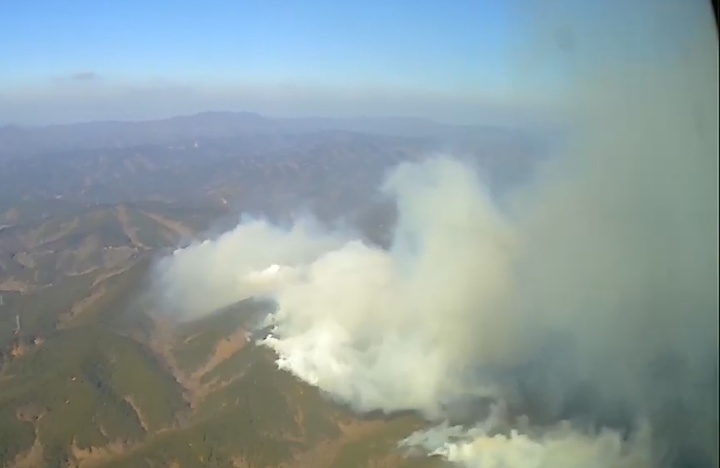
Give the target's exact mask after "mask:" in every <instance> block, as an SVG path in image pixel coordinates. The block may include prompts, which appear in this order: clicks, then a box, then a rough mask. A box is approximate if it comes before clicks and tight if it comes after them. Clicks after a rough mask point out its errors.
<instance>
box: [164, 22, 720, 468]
mask: <svg viewBox="0 0 720 468" xmlns="http://www.w3.org/2000/svg"><path fill="white" fill-rule="evenodd" d="M669 27H674V28H675V29H677V28H678V26H677V25H675V24H669ZM703 34H704V32H702V31H701V32H700V33H698V36H697V37H695V38H693V40H692V41H691V40H690V39H688V42H687V43H686V45H687V46H688V47H689V49H688V50H690V53H689V54H683V55H678V56H677V57H675V58H673V57H671V58H666V60H664V61H663V62H662V63H661V62H660V61H657V60H656V61H647V62H642V63H614V62H610V63H608V62H604V64H605V65H613V66H612V67H610V68H607V70H609V71H608V73H606V74H601V73H600V68H599V67H590V68H588V69H583V70H580V71H579V74H578V79H577V80H576V83H574V86H573V88H572V91H573V92H572V94H571V96H570V101H571V103H572V105H573V108H574V109H575V111H576V112H575V113H574V114H573V116H574V117H575V118H576V122H577V123H578V126H577V128H576V129H575V133H574V134H573V136H572V138H570V140H569V142H568V144H567V145H566V147H565V148H564V151H563V153H562V154H558V155H557V157H556V158H554V159H553V160H552V161H551V162H549V163H548V164H547V166H546V167H544V168H543V169H542V170H541V171H540V173H539V174H538V175H537V178H536V180H535V181H534V183H533V184H532V186H531V187H525V188H524V189H522V190H520V191H517V192H516V193H514V194H513V195H512V196H511V197H510V200H511V201H512V203H510V204H509V207H504V208H500V207H499V206H498V204H497V203H496V201H495V200H493V199H492V198H491V197H490V196H489V192H488V190H487V189H486V188H485V187H484V185H483V184H482V183H481V182H480V180H479V179H478V178H477V177H476V175H475V174H474V173H473V172H472V171H471V170H470V169H469V168H467V167H466V166H464V165H463V164H461V163H459V162H457V161H456V160H454V159H452V158H450V157H439V158H432V159H428V160H427V161H424V162H421V163H413V164H404V165H401V166H399V167H398V168H396V169H395V170H394V171H393V172H392V173H391V174H390V175H389V177H388V178H387V181H386V183H385V185H384V186H383V190H384V191H385V192H386V193H387V194H389V195H391V196H393V197H395V199H396V200H397V205H398V211H399V219H398V223H397V226H396V230H395V236H394V241H393V243H392V247H391V249H389V250H387V251H385V250H381V249H378V248H375V247H372V246H368V245H366V244H363V243H362V242H360V241H359V240H355V239H354V238H353V236H352V235H351V234H349V233H323V232H322V230H320V229H317V228H312V229H310V228H306V227H303V225H300V226H296V227H293V228H290V229H286V228H280V227H273V226H270V225H268V224H266V223H262V222H250V223H245V224H241V225H240V226H238V227H237V228H236V229H235V230H234V231H232V232H230V233H227V234H225V235H224V236H222V237H221V238H220V239H218V240H215V241H208V242H206V243H204V244H202V245H198V246H191V247H189V248H187V249H185V250H182V251H179V252H177V253H176V254H175V255H174V256H172V257H170V258H168V259H166V260H165V261H164V262H163V263H162V264H161V265H160V266H159V270H158V271H159V273H158V275H159V276H158V284H159V286H160V291H161V292H162V293H163V294H164V297H165V298H166V299H167V300H168V301H171V304H173V305H175V306H179V307H181V308H182V310H184V311H185V313H186V318H192V317H194V316H200V315H202V314H205V313H210V312H211V311H212V310H214V309H216V308H217V307H219V306H222V305H227V304H229V303H231V302H234V301H237V300H240V299H243V298H246V297H250V296H253V295H263V296H268V297H271V298H273V299H274V300H275V301H276V302H277V304H278V310H277V312H276V313H275V314H274V315H273V316H272V318H271V324H272V325H274V329H273V332H272V335H271V336H270V337H268V338H267V339H266V340H264V341H263V343H264V344H266V345H267V346H270V347H272V348H273V349H275V350H276V351H277V353H278V355H279V361H278V363H279V365H280V366H281V367H283V368H285V369H287V370H289V371H291V372H293V373H294V374H295V375H297V376H298V377H299V378H301V379H303V380H305V381H307V382H309V383H311V384H313V385H316V386H318V387H320V388H322V389H324V390H326V391H327V392H329V393H330V394H331V395H333V396H335V397H336V398H338V399H340V400H342V401H344V402H347V403H349V404H351V405H353V406H354V407H355V408H356V409H358V410H360V411H368V410H375V409H380V410H384V411H387V412H391V411H396V410H403V409H412V410H417V411H420V412H422V413H423V414H424V415H425V416H426V417H428V418H430V419H443V418H444V417H446V416H448V414H449V413H448V411H451V409H452V407H453V405H454V404H456V403H457V402H462V401H464V400H468V399H469V401H475V399H477V398H479V397H482V396H492V397H494V398H495V400H496V402H497V404H496V405H495V406H494V407H493V410H492V411H491V415H490V417H488V418H481V419H482V421H480V420H479V421H477V423H478V424H477V426H476V427H475V428H474V429H470V430H468V429H462V428H458V427H450V426H442V425H441V426H438V427H437V428H436V429H434V430H431V431H429V432H425V433H419V434H415V435H414V436H413V437H411V438H410V439H409V440H407V441H406V442H405V445H406V446H415V447H418V446H420V447H423V448H425V449H426V450H427V451H428V452H434V453H437V454H439V455H442V456H444V457H445V458H447V459H448V460H451V461H454V462H457V463H463V464H466V465H467V466H483V467H485V466H498V465H493V464H491V463H497V460H503V461H506V462H507V463H508V466H518V467H525V466H539V467H551V466H553V467H554V466H567V467H583V468H585V467H638V466H639V467H642V466H680V465H673V464H674V463H680V461H681V460H682V461H685V462H687V463H690V462H691V461H692V462H693V463H700V462H701V461H703V460H704V458H703V457H710V460H712V461H710V462H709V463H710V465H709V466H713V465H714V466H717V445H716V444H717V443H716V440H717V430H718V429H717V426H718V420H717V373H718V359H717V351H718V336H717V321H718V294H717V284H718V247H717V245H718V244H717V236H718V132H717V128H718V125H717V124H718V91H717V83H718V74H717V39H716V37H712V38H710V37H709V35H708V34H705V35H704V36H703ZM690 46H692V47H690ZM590 71H592V72H597V73H595V74H591V73H590ZM551 345H556V346H557V347H559V348H560V350H559V356H558V352H553V350H551V349H549V348H550V347H551ZM570 358H572V359H570ZM505 406H507V407H508V408H509V409H508V410H504V409H503V408H504V407H505ZM533 408H534V409H533ZM538 408H539V409H538ZM513 411H515V412H518V411H519V412H527V413H528V414H527V416H528V420H527V421H524V422H523V421H516V420H515V418H514V416H512V415H511V414H510V413H512V412H513ZM616 414H619V416H618V417H615V415H616ZM565 419H567V420H570V421H571V423H569V424H570V425H569V426H565V425H563V424H561V423H560V421H561V420H565ZM618 421H619V422H618ZM603 426H609V428H608V429H605V430H603V429H602V428H603ZM510 428H514V429H516V430H518V431H520V432H521V433H522V435H519V434H511V433H510V432H509V431H508V429H510ZM496 432H499V434H495V433H496ZM624 432H629V433H630V434H631V436H630V437H627V438H626V437H623V433H624ZM492 457H494V458H492ZM493 459H494V460H495V462H490V461H489V460H493ZM690 459H692V460H690ZM533 463H535V464H533ZM706 463H707V462H706ZM699 466H704V465H699Z"/></svg>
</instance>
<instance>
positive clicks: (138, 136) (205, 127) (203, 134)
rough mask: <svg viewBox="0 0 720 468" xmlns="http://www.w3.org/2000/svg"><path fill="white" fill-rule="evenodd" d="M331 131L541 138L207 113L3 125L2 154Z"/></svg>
mask: <svg viewBox="0 0 720 468" xmlns="http://www.w3.org/2000/svg"><path fill="white" fill-rule="evenodd" d="M327 130H335V131H347V132H357V133H369V134H375V135H392V136H402V137H411V138H424V139H430V140H433V141H437V142H441V143H444V144H454V143H465V144H472V143H481V142H482V143H493V142H502V141H507V140H509V139H514V140H518V139H528V138H530V137H533V138H537V137H539V136H540V135H531V134H530V133H529V132H528V131H527V129H525V130H519V129H508V128H505V127H494V126H473V125H463V126H460V125H448V124H443V123H438V122H434V121H432V120H426V119H420V118H412V117H397V118H392V117H377V118H376V117H367V118H344V119H342V118H321V117H318V118H314V117H303V118H271V117H265V116H262V115H259V114H255V113H250V112H203V113H200V114H194V115H188V116H179V117H172V118H168V119H161V120H146V121H98V122H86V123H75V124H66V125H48V126H19V125H6V126H0V157H13V156H25V155H32V154H38V153H44V152H48V151H53V152H57V151H67V150H77V149H99V148H126V147H132V146H142V145H165V146H166V145H193V144H194V143H195V142H196V141H197V140H203V139H218V138H232V137H247V136H258V135H267V136H272V135H298V134H307V133H314V132H320V131H327Z"/></svg>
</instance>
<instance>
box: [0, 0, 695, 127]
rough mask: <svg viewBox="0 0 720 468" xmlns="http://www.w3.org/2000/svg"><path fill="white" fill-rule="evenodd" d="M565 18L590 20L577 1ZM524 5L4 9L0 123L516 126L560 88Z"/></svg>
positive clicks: (221, 2) (24, 2)
mask: <svg viewBox="0 0 720 468" xmlns="http://www.w3.org/2000/svg"><path fill="white" fill-rule="evenodd" d="M692 1H693V0H690V2H691V3H692ZM613 2H614V3H618V2H617V1H616V0H610V3H613ZM552 3H557V2H554V0H551V1H549V2H545V4H548V5H549V4H552ZM564 3H568V4H572V6H571V7H570V8H566V10H565V11H574V13H572V14H574V15H575V16H576V17H577V16H578V15H577V13H580V16H582V15H585V16H586V17H587V18H590V19H592V20H593V21H596V20H597V18H598V16H597V15H594V14H593V12H592V11H591V7H586V6H584V5H588V3H586V2H581V1H578V0H575V1H572V0H570V1H569V2H564ZM628 3H630V4H632V3H638V1H636V0H628ZM533 4H537V2H532V1H531V0H518V1H517V2H502V1H495V0H484V1H483V0H454V1H434V0H431V1H425V2H416V1H411V0H398V1H395V2H385V1H381V0H364V1H333V0H314V1H312V2H308V1H300V0H284V1H281V0H246V1H235V0H207V1H203V2H200V1H185V0H179V1H178V0H176V1H170V0H155V1H152V2H147V1H141V0H123V1H122V2H117V1H108V0H93V1H88V0H74V1H72V2H57V1H55V0H4V1H3V2H2V3H0V124H1V123H9V122H15V123H50V122H65V121H77V120H94V119H116V118H119V119H141V118H154V117H162V116H169V115H174V114H179V113H192V112H199V111H206V110H248V111H257V112H261V113H266V114H271V115H272V114H281V115H368V114H378V115H414V116H422V117H437V118H439V119H440V120H449V121H461V122H472V121H477V120H482V119H486V118H492V117H493V116H497V117H499V116H501V115H505V116H513V115H520V114H523V113H528V112H532V111H533V110H535V111H537V110H538V109H542V108H543V107H546V106H548V105H551V103H552V101H553V97H554V96H555V95H556V94H557V93H559V92H562V89H563V86H565V85H566V82H567V70H566V67H564V66H563V64H562V63H561V62H560V61H558V60H554V59H547V60H546V59H543V60H540V59H538V57H537V53H536V52H537V50H535V48H536V46H537V44H536V42H537V39H538V38H537V37H533V35H532V34H531V33H530V31H531V30H533V28H530V27H529V24H530V23H529V22H528V21H533V18H532V15H533V14H534V13H531V14H529V13H528V12H532V8H531V7H532V5H533ZM638 4H639V3H638ZM623 8H625V9H627V10H632V7H623ZM543 9H545V7H543ZM635 10H637V8H636V9H635ZM548 11H550V10H548V9H546V13H547V12H548ZM628 17H629V18H631V19H632V18H633V15H632V14H629V15H628ZM600 22H602V21H600ZM557 26H558V28H557V30H555V31H553V32H552V38H551V41H550V42H551V43H552V44H554V45H557V46H558V48H559V50H563V48H564V45H563V44H565V46H567V44H572V33H568V30H567V28H566V29H563V27H564V26H563V24H562V21H560V22H558V24H557ZM534 32H535V31H534V30H533V33H534ZM531 49H533V51H532V52H530V50H531ZM540 55H542V54H540Z"/></svg>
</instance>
